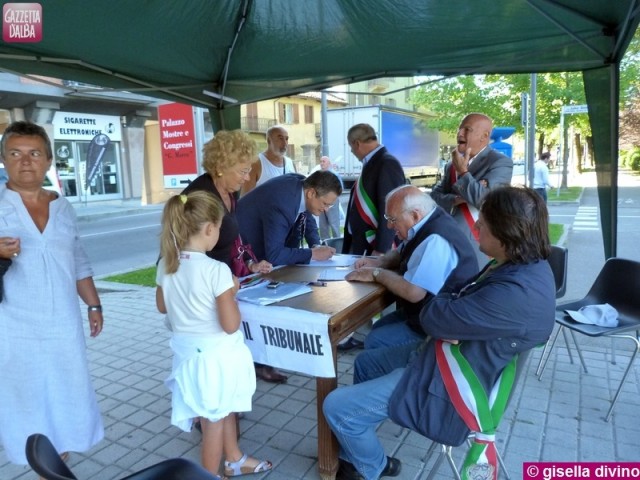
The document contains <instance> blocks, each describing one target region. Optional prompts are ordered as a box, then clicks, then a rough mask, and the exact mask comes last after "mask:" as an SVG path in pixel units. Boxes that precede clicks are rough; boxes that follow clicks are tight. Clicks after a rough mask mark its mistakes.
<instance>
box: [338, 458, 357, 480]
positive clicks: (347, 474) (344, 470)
mask: <svg viewBox="0 0 640 480" xmlns="http://www.w3.org/2000/svg"><path fill="white" fill-rule="evenodd" d="M338 461H339V463H338V472H337V473H336V480H363V477H362V475H360V473H358V470H356V467H354V466H353V463H350V462H347V461H346V460H342V459H341V458H340V459H339V460H338Z"/></svg>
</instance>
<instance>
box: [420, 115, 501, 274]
mask: <svg viewBox="0 0 640 480" xmlns="http://www.w3.org/2000/svg"><path fill="white" fill-rule="evenodd" d="M492 129H493V121H492V120H491V119H490V118H489V117H488V116H486V115H484V114H482V113H471V114H469V115H467V116H466V117H464V118H463V119H462V122H461V123H460V126H459V127H458V135H457V141H458V148H456V149H455V150H454V151H453V152H452V153H451V161H450V162H449V163H447V164H446V165H445V167H444V173H443V175H442V179H441V180H440V182H438V184H437V185H435V186H434V187H433V190H432V191H431V197H432V198H433V199H434V200H435V201H436V203H437V204H438V205H440V206H441V207H442V208H444V209H445V211H447V212H449V213H451V215H453V218H454V219H455V220H456V222H457V223H458V225H460V227H461V228H462V229H463V230H464V231H465V232H467V234H468V236H469V239H470V240H471V243H472V245H473V246H474V249H475V252H476V256H477V257H478V263H479V264H480V265H484V264H485V263H486V262H487V260H488V258H487V256H486V255H484V254H483V253H482V252H481V251H480V249H479V246H478V239H477V235H476V232H475V230H474V228H473V224H474V222H475V221H476V219H477V217H478V210H479V208H480V205H481V204H482V200H483V199H484V197H485V195H486V194H487V193H488V192H489V191H490V190H491V189H493V188H496V187H499V186H502V185H508V184H510V183H511V175H512V174H513V161H512V160H511V159H510V158H509V157H507V156H506V155H503V154H502V153H500V152H498V151H497V150H493V149H492V148H491V147H489V140H490V139H491V130H492Z"/></svg>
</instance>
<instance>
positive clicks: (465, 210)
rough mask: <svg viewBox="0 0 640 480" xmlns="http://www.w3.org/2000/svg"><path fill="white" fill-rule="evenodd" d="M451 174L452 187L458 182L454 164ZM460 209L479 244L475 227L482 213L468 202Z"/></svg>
mask: <svg viewBox="0 0 640 480" xmlns="http://www.w3.org/2000/svg"><path fill="white" fill-rule="evenodd" d="M449 172H450V174H451V185H453V184H454V183H456V182H457V181H458V174H457V172H456V169H455V168H454V167H453V163H452V164H451V168H450V170H449ZM458 209H459V210H460V212H461V213H462V216H463V217H464V219H465V221H466V222H467V225H468V226H469V230H471V233H472V234H473V238H475V239H476V242H477V241H478V231H477V230H476V229H475V228H474V225H475V223H476V220H478V215H479V213H480V212H479V211H478V209H477V208H476V207H474V206H473V205H469V204H468V203H466V202H465V203H461V204H460V205H458Z"/></svg>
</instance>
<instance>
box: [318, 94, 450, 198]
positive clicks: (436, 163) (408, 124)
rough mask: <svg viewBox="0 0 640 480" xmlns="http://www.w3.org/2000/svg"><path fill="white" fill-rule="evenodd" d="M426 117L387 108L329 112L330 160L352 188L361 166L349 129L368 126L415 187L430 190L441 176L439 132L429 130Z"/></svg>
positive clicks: (361, 108) (349, 108) (360, 108)
mask: <svg viewBox="0 0 640 480" xmlns="http://www.w3.org/2000/svg"><path fill="white" fill-rule="evenodd" d="M427 119H428V117H427V116H426V115H423V114H420V113H416V112H411V111H408V110H402V109H398V108H391V107H384V106H379V105H376V106H365V107H346V108H334V109H331V110H328V111H327V143H328V148H329V157H330V158H331V162H332V163H334V164H335V168H336V170H337V171H338V173H339V174H340V175H341V176H342V179H343V181H344V183H345V187H346V188H349V187H350V186H352V185H353V183H354V182H355V181H356V180H357V178H358V177H359V176H360V172H361V171H362V163H361V162H360V161H359V160H358V159H357V158H356V157H355V156H354V155H353V154H352V153H351V147H350V146H349V143H348V142H347V132H348V131H349V128H351V127H352V126H353V125H356V124H358V123H368V124H369V125H371V126H372V127H373V129H374V130H375V131H376V133H377V136H378V141H379V142H380V143H381V144H383V145H384V146H385V147H387V150H389V152H390V153H391V154H392V155H394V156H395V157H396V158H397V159H398V161H399V162H400V164H401V165H402V168H403V170H404V173H405V177H406V178H407V180H408V181H410V182H411V183H412V184H413V185H416V186H420V187H431V186H433V185H435V183H436V182H437V181H438V180H439V177H440V160H439V152H440V149H439V139H438V132H437V131H436V130H432V129H429V128H427V127H426V120H427Z"/></svg>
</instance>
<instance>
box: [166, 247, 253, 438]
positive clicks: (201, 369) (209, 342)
mask: <svg viewBox="0 0 640 480" xmlns="http://www.w3.org/2000/svg"><path fill="white" fill-rule="evenodd" d="M164 272H165V263H164V260H160V263H159V264H158V273H157V277H156V282H157V284H158V285H160V286H161V287H162V294H163V297H164V302H165V306H166V307H167V319H168V320H169V324H170V326H171V330H172V332H173V335H172V338H171V341H170V345H171V349H172V350H173V368H172V372H171V375H169V378H167V380H166V382H165V384H166V385H167V387H168V388H169V390H171V424H172V425H175V426H176V427H178V428H180V429H181V430H183V431H185V432H188V431H189V430H191V425H192V421H193V419H194V418H195V417H204V418H207V419H208V420H211V421H213V422H215V421H218V420H220V419H222V418H224V417H226V416H227V415H229V414H230V413H231V412H246V411H249V410H251V397H252V396H253V394H254V392H255V390H256V376H255V369H254V367H253V358H252V356H251V351H250V350H249V348H248V347H247V346H246V345H245V344H244V337H243V335H242V332H241V331H240V330H237V331H236V332H234V333H232V334H228V333H226V332H225V331H224V330H223V329H222V326H221V325H220V322H219V321H218V311H217V308H216V300H215V299H216V297H218V296H219V295H221V294H222V293H224V292H225V291H227V290H229V289H230V288H232V287H233V278H232V276H231V270H229V267H228V266H227V265H226V264H224V263H222V262H218V261H217V260H213V259H211V258H209V257H207V256H206V255H205V254H204V253H199V252H182V253H181V255H180V267H179V268H178V271H177V272H176V273H174V274H169V275H167V274H165V273H164Z"/></svg>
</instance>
